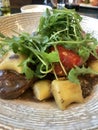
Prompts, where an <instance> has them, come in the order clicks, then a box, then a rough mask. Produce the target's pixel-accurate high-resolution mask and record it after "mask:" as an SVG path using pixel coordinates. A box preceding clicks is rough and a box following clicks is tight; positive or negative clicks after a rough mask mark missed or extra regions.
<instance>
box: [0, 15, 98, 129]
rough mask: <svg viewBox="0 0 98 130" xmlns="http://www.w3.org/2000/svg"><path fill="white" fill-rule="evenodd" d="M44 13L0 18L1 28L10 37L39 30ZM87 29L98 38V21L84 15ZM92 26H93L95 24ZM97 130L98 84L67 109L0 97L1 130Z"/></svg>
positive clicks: (30, 100)
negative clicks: (81, 101)
mask: <svg viewBox="0 0 98 130" xmlns="http://www.w3.org/2000/svg"><path fill="white" fill-rule="evenodd" d="M40 16H41V14H39V13H26V14H25V13H23V14H22V13H21V14H15V15H11V16H8V17H0V31H1V32H3V33H4V34H6V35H8V36H11V35H12V34H13V31H12V30H13V29H14V30H15V31H19V32H21V31H27V32H29V33H32V32H33V31H34V30H36V28H37V26H38V22H39V18H40ZM81 25H82V26H83V28H84V29H85V30H86V32H88V31H89V32H93V33H94V34H93V35H94V36H96V37H98V20H97V19H94V18H90V17H84V16H83V21H82V23H81ZM92 25H93V27H92ZM95 25H96V26H95ZM4 128H5V129H7V130H13V129H14V130H20V129H22V130H93V129H94V130H95V129H96V130H97V129H98V86H95V87H94V90H93V92H92V94H91V95H90V96H89V97H88V98H86V99H85V102H84V103H83V104H73V105H71V106H70V107H68V108H67V109H66V110H65V111H61V110H59V109H58V108H57V107H56V105H55V103H54V102H51V101H48V102H41V103H39V102H35V101H34V100H33V99H32V98H31V99H30V98H28V96H27V97H24V99H17V100H3V99H0V130H2V129H4Z"/></svg>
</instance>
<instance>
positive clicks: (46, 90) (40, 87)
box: [33, 80, 51, 101]
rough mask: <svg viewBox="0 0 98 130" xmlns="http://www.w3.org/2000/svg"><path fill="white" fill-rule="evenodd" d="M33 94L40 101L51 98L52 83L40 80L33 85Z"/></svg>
mask: <svg viewBox="0 0 98 130" xmlns="http://www.w3.org/2000/svg"><path fill="white" fill-rule="evenodd" d="M33 92H34V95H35V97H36V98H37V99H38V100H40V101H41V100H44V99H47V98H49V97H51V81H50V80H40V81H37V82H35V84H34V85H33Z"/></svg>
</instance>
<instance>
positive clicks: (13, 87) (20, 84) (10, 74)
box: [0, 70, 32, 99]
mask: <svg viewBox="0 0 98 130" xmlns="http://www.w3.org/2000/svg"><path fill="white" fill-rule="evenodd" d="M31 83H32V80H28V79H26V77H25V76H24V75H21V74H19V73H17V72H16V71H10V70H3V71H2V70H0V97H1V98H3V99H14V98H17V97H19V96H20V95H21V94H22V93H24V92H25V91H26V90H27V89H28V88H29V86H30V85H31Z"/></svg>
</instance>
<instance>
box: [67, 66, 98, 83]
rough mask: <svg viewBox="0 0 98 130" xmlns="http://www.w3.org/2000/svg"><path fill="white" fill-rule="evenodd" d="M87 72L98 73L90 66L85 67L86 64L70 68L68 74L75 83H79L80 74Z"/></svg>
mask: <svg viewBox="0 0 98 130" xmlns="http://www.w3.org/2000/svg"><path fill="white" fill-rule="evenodd" d="M85 74H98V73H97V72H95V71H93V70H92V69H91V68H90V67H88V68H85V67H84V66H82V67H81V68H80V67H78V66H77V67H75V68H73V69H71V70H70V72H69V74H68V79H69V80H70V81H72V82H74V83H77V84H79V83H80V82H79V79H78V76H79V75H85Z"/></svg>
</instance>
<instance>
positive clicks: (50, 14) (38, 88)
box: [0, 8, 98, 110]
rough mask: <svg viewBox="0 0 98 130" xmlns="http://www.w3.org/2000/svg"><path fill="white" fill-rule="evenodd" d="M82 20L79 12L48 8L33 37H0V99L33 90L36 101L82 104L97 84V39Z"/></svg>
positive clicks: (62, 104) (25, 35)
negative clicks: (86, 30)
mask: <svg viewBox="0 0 98 130" xmlns="http://www.w3.org/2000/svg"><path fill="white" fill-rule="evenodd" d="M81 21H82V17H81V16H80V15H79V14H78V13H77V12H76V11H75V10H70V9H66V8H65V9H62V10H58V9H53V10H51V11H50V10H48V9H47V10H46V12H44V14H43V16H41V18H40V21H39V25H38V28H37V29H36V32H34V33H33V34H29V33H26V32H22V33H20V34H19V35H18V36H17V35H16V36H12V37H7V36H5V35H4V34H0V36H1V40H0V56H1V58H0V70H1V72H2V73H1V74H0V97H1V98H6V99H12V98H17V97H19V96H20V95H21V94H22V93H24V92H26V90H27V89H29V88H30V89H31V91H33V92H32V96H34V97H36V99H37V100H39V101H43V100H47V99H49V98H53V99H54V100H55V101H56V104H57V106H58V107H59V108H60V109H62V110H64V109H65V108H66V107H67V106H69V105H70V104H71V103H73V102H81V103H82V102H83V101H84V99H85V98H86V97H87V96H89V95H90V94H91V92H92V89H93V86H94V85H95V84H96V83H97V78H98V71H97V63H95V62H96V61H97V60H98V52H97V48H98V41H97V39H95V38H94V37H93V36H92V34H90V33H86V32H85V30H83V28H82V27H81ZM13 55H14V56H13ZM95 68H96V69H95ZM19 79H20V80H19ZM3 80H4V81H3ZM14 81H15V83H14ZM3 82H4V84H3ZM6 82H7V83H6ZM19 83H20V84H19Z"/></svg>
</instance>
